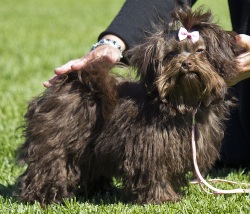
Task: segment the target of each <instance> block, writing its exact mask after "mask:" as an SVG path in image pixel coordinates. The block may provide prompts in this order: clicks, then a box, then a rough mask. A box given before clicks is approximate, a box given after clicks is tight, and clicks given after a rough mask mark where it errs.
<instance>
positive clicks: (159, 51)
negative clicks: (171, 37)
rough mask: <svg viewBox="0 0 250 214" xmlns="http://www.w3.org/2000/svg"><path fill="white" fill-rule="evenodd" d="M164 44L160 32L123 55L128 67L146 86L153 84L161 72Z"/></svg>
mask: <svg viewBox="0 0 250 214" xmlns="http://www.w3.org/2000/svg"><path fill="white" fill-rule="evenodd" d="M165 42H166V41H165V40H164V32H163V31H160V32H158V33H157V34H154V35H152V36H151V37H147V38H146V41H145V42H143V43H142V44H141V45H138V46H136V47H134V48H132V49H131V50H129V51H127V52H126V53H125V56H126V57H127V58H128V59H129V65H130V66H132V67H134V68H135V70H136V71H137V77H139V78H140V80H141V81H142V82H144V83H145V84H147V85H150V84H153V82H154V80H155V79H156V77H157V73H158V72H159V71H160V70H161V66H162V60H163V58H164V53H163V49H164V46H165Z"/></svg>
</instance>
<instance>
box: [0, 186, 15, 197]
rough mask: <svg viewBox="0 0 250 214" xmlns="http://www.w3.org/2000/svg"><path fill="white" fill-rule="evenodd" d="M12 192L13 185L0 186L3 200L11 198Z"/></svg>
mask: <svg viewBox="0 0 250 214" xmlns="http://www.w3.org/2000/svg"><path fill="white" fill-rule="evenodd" d="M13 190H14V185H9V186H4V185H2V184H0V195H1V196H3V197H4V198H12V192H13Z"/></svg>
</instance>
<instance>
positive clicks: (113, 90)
mask: <svg viewBox="0 0 250 214" xmlns="http://www.w3.org/2000/svg"><path fill="white" fill-rule="evenodd" d="M110 70H111V69H108V68H106V69H101V70H99V69H98V70H88V71H87V70H83V71H79V72H78V79H79V81H80V82H81V83H82V85H83V87H88V88H89V90H90V91H91V93H92V94H94V96H95V97H96V100H97V102H99V103H98V105H100V106H101V108H102V115H103V117H104V118H107V117H109V116H110V115H111V113H112V112H113V111H114V108H115V106H116V103H117V97H118V95H117V80H116V78H115V77H114V76H113V75H112V74H111V72H110Z"/></svg>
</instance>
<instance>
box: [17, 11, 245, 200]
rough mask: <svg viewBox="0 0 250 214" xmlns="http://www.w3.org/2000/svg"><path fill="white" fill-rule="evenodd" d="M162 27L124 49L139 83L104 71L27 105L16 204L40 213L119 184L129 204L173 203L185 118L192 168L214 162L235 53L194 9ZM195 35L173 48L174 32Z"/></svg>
mask: <svg viewBox="0 0 250 214" xmlns="http://www.w3.org/2000/svg"><path fill="white" fill-rule="evenodd" d="M172 16H173V22H172V23H170V25H169V26H162V27H158V29H157V32H156V33H154V34H153V35H151V36H150V37H149V38H147V39H146V41H145V42H144V43H143V44H142V45H140V46H137V47H135V48H134V49H132V50H130V51H129V52H128V53H127V58H128V59H129V60H130V64H131V66H134V67H135V68H136V69H137V74H138V77H139V81H130V80H122V81H120V80H118V79H116V78H115V77H114V76H113V75H112V74H110V72H109V69H106V68H103V69H101V70H91V69H89V70H88V71H82V72H81V74H80V75H81V78H80V79H81V81H79V78H78V76H77V74H75V73H73V74H69V75H67V76H65V77H62V78H61V79H60V80H58V82H57V83H56V84H54V85H53V86H52V87H50V88H49V89H47V90H46V91H45V92H44V93H43V94H42V95H41V96H39V97H37V98H35V99H34V100H32V101H31V102H30V104H29V106H28V111H27V113H26V115H25V120H26V123H25V125H24V136H25V139H26V141H25V143H24V144H23V145H22V146H21V148H20V149H19V160H20V161H22V162H24V163H26V164H27V169H26V171H25V172H24V174H23V175H21V176H20V178H19V179H18V188H19V192H18V194H19V196H20V198H21V199H23V200H24V201H29V202H33V201H39V202H40V203H42V204H48V203H52V202H60V201H62V199H63V198H69V197H73V196H75V194H76V193H77V192H78V190H79V189H80V190H82V191H84V193H85V194H87V195H91V194H94V193H96V192H99V191H106V190H107V189H109V188H110V187H111V186H112V179H113V178H114V177H115V178H119V179H121V180H122V182H123V187H124V192H125V193H126V196H127V199H129V200H130V201H134V202H137V203H162V202H166V201H176V200H177V199H179V198H180V196H181V188H182V187H183V186H185V185H186V184H187V179H186V176H185V175H186V173H187V172H188V171H190V170H193V166H192V151H191V122H192V112H193V111H194V110H196V109H197V116H196V123H197V126H196V140H197V161H198V163H199V167H200V169H201V170H203V171H204V170H207V169H209V168H211V167H212V166H213V163H214V162H215V160H216V159H218V158H219V149H220V144H221V140H222V138H223V130H224V128H223V122H224V121H225V120H226V118H227V116H228V111H229V108H230V106H231V105H232V103H231V102H230V101H229V100H227V99H226V98H225V95H226V93H227V85H226V80H228V79H230V78H232V77H234V76H235V75H236V74H237V69H236V65H235V62H234V58H235V56H237V55H238V54H239V53H241V51H242V50H241V49H240V48H239V47H238V46H237V45H236V43H235V41H234V38H233V36H232V35H231V34H229V33H227V32H225V31H223V30H222V29H221V28H220V27H219V26H218V25H216V24H213V23H212V22H211V20H212V16H211V13H210V12H209V11H208V12H206V13H203V12H202V10H201V9H198V10H196V11H194V12H192V11H191V9H190V8H188V7H184V8H181V9H178V10H176V11H174V12H173V14H172ZM180 26H184V27H185V28H186V29H187V30H188V31H195V30H198V31H199V33H200V40H199V41H198V42H196V43H194V44H193V43H192V42H191V41H190V40H189V39H185V40H183V41H181V42H180V41H179V40H178V39H177V30H178V29H179V27H180Z"/></svg>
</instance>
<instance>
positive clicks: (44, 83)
mask: <svg viewBox="0 0 250 214" xmlns="http://www.w3.org/2000/svg"><path fill="white" fill-rule="evenodd" d="M58 78H59V76H58V75H55V76H53V77H52V78H50V79H49V80H48V81H46V82H43V86H44V87H46V88H49V87H51V86H52V85H53V83H54V82H55V81H56V80H57V79H58Z"/></svg>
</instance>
